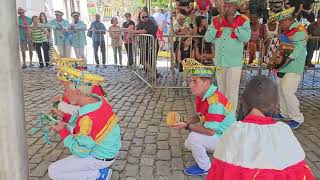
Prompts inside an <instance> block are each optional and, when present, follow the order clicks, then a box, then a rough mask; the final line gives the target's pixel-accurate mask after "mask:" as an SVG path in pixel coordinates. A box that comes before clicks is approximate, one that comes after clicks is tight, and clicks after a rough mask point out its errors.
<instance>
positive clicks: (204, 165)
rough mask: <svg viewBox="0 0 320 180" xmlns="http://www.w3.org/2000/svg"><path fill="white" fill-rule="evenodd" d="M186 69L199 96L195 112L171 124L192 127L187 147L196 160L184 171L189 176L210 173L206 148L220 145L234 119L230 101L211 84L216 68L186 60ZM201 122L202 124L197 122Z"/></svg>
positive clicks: (213, 148) (192, 88)
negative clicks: (183, 119) (185, 118)
mask: <svg viewBox="0 0 320 180" xmlns="http://www.w3.org/2000/svg"><path fill="white" fill-rule="evenodd" d="M182 65H183V69H184V72H185V73H186V75H187V76H191V78H192V81H191V85H190V86H191V92H192V94H193V95H195V96H196V113H195V114H194V115H193V116H192V117H191V118H189V119H188V120H187V121H186V122H178V123H176V124H174V125H173V126H172V127H173V128H176V129H182V128H185V129H187V130H190V133H189V135H188V138H187V139H186V141H185V147H186V148H187V149H189V150H190V151H191V152H192V155H193V157H194V159H195V161H196V164H195V165H192V166H190V167H188V168H186V169H185V170H184V172H185V173H186V174H187V175H190V176H196V175H199V176H201V175H203V174H207V173H208V170H209V169H210V165H211V162H210V159H211V158H210V157H209V156H208V155H207V151H211V152H212V151H213V150H215V148H216V147H217V145H218V143H219V141H220V138H221V136H222V134H223V133H224V132H225V131H226V130H227V129H228V128H229V127H230V126H231V124H232V123H233V122H235V120H236V117H235V115H234V113H233V112H232V111H231V105H230V102H229V100H228V99H227V98H226V97H225V96H224V95H223V94H222V93H221V92H219V91H218V90H217V87H216V86H215V85H214V84H213V83H212V81H213V76H214V73H215V69H214V67H213V66H203V65H202V64H200V63H198V62H197V61H196V60H190V59H187V60H185V61H183V63H182ZM198 122H200V123H201V124H200V125H197V124H196V123H198Z"/></svg>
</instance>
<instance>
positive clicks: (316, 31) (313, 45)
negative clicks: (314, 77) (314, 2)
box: [305, 14, 320, 67]
mask: <svg viewBox="0 0 320 180" xmlns="http://www.w3.org/2000/svg"><path fill="white" fill-rule="evenodd" d="M307 30H308V35H309V39H308V42H307V58H306V63H305V65H306V66H309V67H314V65H313V64H312V62H311V61H312V57H313V53H314V51H315V50H319V43H320V40H319V37H320V14H318V17H317V21H316V22H313V23H311V24H310V25H309V26H308V29H307Z"/></svg>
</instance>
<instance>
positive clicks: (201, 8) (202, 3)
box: [195, 0, 212, 18]
mask: <svg viewBox="0 0 320 180" xmlns="http://www.w3.org/2000/svg"><path fill="white" fill-rule="evenodd" d="M211 7H212V4H211V2H210V0H197V7H196V12H195V15H196V16H204V17H207V18H208V12H209V9H210V8H211Z"/></svg>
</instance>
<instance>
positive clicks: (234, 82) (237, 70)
mask: <svg viewBox="0 0 320 180" xmlns="http://www.w3.org/2000/svg"><path fill="white" fill-rule="evenodd" d="M241 71H242V67H232V68H221V69H219V70H218V71H217V73H216V75H217V83H218V89H219V91H220V92H221V93H222V94H224V95H225V96H226V97H227V98H228V99H229V101H230V103H231V105H232V112H233V113H235V114H236V111H237V107H238V94H239V85H240V79H241Z"/></svg>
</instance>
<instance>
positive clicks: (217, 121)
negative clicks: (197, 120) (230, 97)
mask: <svg viewBox="0 0 320 180" xmlns="http://www.w3.org/2000/svg"><path fill="white" fill-rule="evenodd" d="M226 111H227V110H226V108H225V107H224V106H223V104H221V103H214V104H210V106H209V109H208V114H207V115H206V122H205V124H204V127H205V128H208V129H212V130H213V131H214V132H215V134H216V135H217V136H218V137H220V136H221V135H222V134H223V133H224V132H225V131H226V129H227V128H228V127H230V126H231V125H232V124H233V122H235V121H236V117H235V115H234V114H233V113H232V112H230V113H226Z"/></svg>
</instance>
